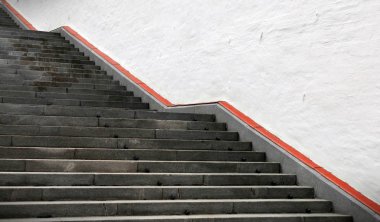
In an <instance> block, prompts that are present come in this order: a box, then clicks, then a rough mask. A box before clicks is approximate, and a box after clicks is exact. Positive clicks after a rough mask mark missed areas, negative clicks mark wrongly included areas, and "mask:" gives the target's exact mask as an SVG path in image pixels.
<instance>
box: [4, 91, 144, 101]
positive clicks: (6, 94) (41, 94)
mask: <svg viewBox="0 0 380 222" xmlns="http://www.w3.org/2000/svg"><path fill="white" fill-rule="evenodd" d="M0 95H2V96H4V97H22V98H28V97H29V98H48V99H54V98H56V99H72V100H75V99H77V100H96V101H111V102H127V103H128V102H129V103H131V102H141V98H140V97H126V96H108V95H91V94H90V95H88V94H70V93H51V92H35V91H1V90H0Z"/></svg>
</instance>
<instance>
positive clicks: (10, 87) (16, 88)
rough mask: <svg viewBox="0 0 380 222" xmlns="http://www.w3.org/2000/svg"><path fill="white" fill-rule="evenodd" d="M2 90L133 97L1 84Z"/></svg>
mask: <svg viewBox="0 0 380 222" xmlns="http://www.w3.org/2000/svg"><path fill="white" fill-rule="evenodd" d="M0 90H4V91H31V92H41V93H42V92H44V93H60V94H62V93H69V94H87V95H100V96H133V92H131V91H124V90H123V91H121V90H120V91H111V90H92V89H72V88H65V87H38V86H23V85H5V84H0Z"/></svg>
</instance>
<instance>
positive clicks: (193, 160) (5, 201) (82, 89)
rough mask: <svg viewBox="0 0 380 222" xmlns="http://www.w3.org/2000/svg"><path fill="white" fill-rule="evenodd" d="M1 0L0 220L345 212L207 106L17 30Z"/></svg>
mask: <svg viewBox="0 0 380 222" xmlns="http://www.w3.org/2000/svg"><path fill="white" fill-rule="evenodd" d="M0 6H1V4H0ZM4 9H5V11H6V12H4V11H3V10H2V9H0V218H4V220H5V221H12V220H13V219H11V218H18V219H15V220H14V221H136V222H137V221H209V222H211V221H213V222H216V221H229V222H234V221H236V222H237V221H240V222H242V221H266V222H268V221H273V222H279V221H287V222H305V221H309V222H312V221H314V222H316V221H339V222H351V221H352V217H350V216H345V215H340V214H335V213H332V210H333V205H332V203H331V202H330V201H328V200H323V199H317V198H315V196H316V194H315V189H314V187H313V186H300V185H298V181H297V176H296V175H295V174H294V173H286V171H284V170H283V169H282V165H281V164H280V162H282V160H281V161H273V159H272V153H270V154H269V156H268V157H267V154H266V152H265V150H263V149H262V145H263V144H262V143H261V140H260V138H257V140H253V141H249V140H246V139H245V138H246V135H245V134H241V133H238V132H234V131H231V130H229V131H227V124H226V123H224V122H220V121H217V120H219V119H220V113H218V112H216V110H214V111H215V112H212V111H210V110H207V112H206V113H204V114H200V113H198V110H197V108H196V107H188V108H187V111H188V112H184V110H183V109H181V108H172V109H170V110H165V109H163V108H162V106H161V105H160V103H159V101H156V100H154V99H152V97H151V95H147V94H145V93H142V91H141V89H140V88H139V86H137V85H136V84H133V83H131V84H130V82H129V80H128V79H126V78H124V77H122V76H120V75H116V74H115V73H117V71H116V70H115V69H114V68H112V67H110V66H104V61H103V60H102V59H100V58H98V57H96V56H94V54H93V53H92V52H91V50H90V49H88V48H86V46H84V45H83V44H78V42H75V41H73V38H72V36H70V34H68V33H66V32H62V35H61V34H58V33H51V32H37V31H28V30H21V29H18V28H17V26H16V24H17V25H21V26H22V27H24V28H25V25H23V24H22V23H21V22H20V21H18V20H17V17H16V16H15V15H13V13H12V12H10V11H9V10H8V9H7V8H4ZM7 13H8V14H10V15H11V18H10V17H8V16H7ZM12 19H13V20H14V21H15V22H16V23H14V22H13V21H12ZM65 38H67V39H65ZM73 43H74V44H73ZM126 83H128V91H127V87H126V85H127V84H126ZM147 101H148V102H147ZM174 109H177V110H178V112H173V110H174ZM163 111H164V112H163ZM168 111H169V112H168ZM201 111H202V110H201ZM215 114H216V115H215ZM228 129H235V125H233V124H232V125H229V127H228ZM252 144H253V145H252ZM334 207H335V206H334ZM23 217H24V218H23ZM0 221H3V220H2V219H0Z"/></svg>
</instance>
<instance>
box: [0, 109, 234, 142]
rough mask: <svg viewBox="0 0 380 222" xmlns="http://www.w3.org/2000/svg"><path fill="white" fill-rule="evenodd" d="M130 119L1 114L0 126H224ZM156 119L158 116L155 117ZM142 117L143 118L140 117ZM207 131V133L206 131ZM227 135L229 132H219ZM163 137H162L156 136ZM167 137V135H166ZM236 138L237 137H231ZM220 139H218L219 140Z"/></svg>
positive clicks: (209, 129) (212, 128)
mask: <svg viewBox="0 0 380 222" xmlns="http://www.w3.org/2000/svg"><path fill="white" fill-rule="evenodd" d="M133 112H134V111H132V112H131V113H130V114H131V117H130V118H105V117H96V116H94V117H72V116H43V115H14V114H1V113H0V124H4V125H19V126H20V127H22V125H34V126H56V127H65V126H70V127H101V129H107V130H112V128H133V130H136V129H171V130H185V132H188V130H192V131H191V132H189V134H191V133H196V131H194V130H202V131H204V132H211V133H212V131H225V130H226V126H225V124H223V123H216V122H204V121H188V120H167V119H163V120H160V119H134V116H132V115H133V114H134V113H133ZM157 116H158V118H160V117H159V115H157ZM142 117H143V116H142ZM206 130H207V131H206ZM220 133H229V132H220ZM158 136H163V135H158ZM166 136H169V135H166ZM215 137H217V135H215ZM232 138H234V139H235V138H236V139H237V138H238V135H236V136H233V137H231V139H232ZM219 139H220V138H219Z"/></svg>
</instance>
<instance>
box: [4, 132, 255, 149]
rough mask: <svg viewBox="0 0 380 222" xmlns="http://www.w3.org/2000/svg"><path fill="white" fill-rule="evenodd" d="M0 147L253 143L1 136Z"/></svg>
mask: <svg viewBox="0 0 380 222" xmlns="http://www.w3.org/2000/svg"><path fill="white" fill-rule="evenodd" d="M0 146H24V147H74V148H124V149H179V150H231V151H250V150H252V148H251V143H246V142H235V141H192V140H165V139H161V140H149V139H132V138H130V139H127V138H91V137H54V136H50V137H49V136H46V137H40V136H0Z"/></svg>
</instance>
